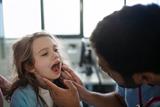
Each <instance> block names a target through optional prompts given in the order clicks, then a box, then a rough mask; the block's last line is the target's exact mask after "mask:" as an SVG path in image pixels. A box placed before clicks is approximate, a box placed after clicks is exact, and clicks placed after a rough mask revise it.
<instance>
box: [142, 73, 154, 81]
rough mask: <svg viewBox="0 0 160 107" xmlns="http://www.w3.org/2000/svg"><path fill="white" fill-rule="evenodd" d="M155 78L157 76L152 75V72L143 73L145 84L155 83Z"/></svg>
mask: <svg viewBox="0 0 160 107" xmlns="http://www.w3.org/2000/svg"><path fill="white" fill-rule="evenodd" d="M154 78H155V75H154V74H153V73H150V72H145V73H142V81H143V83H144V84H151V83H153V81H154Z"/></svg>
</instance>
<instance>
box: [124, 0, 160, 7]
mask: <svg viewBox="0 0 160 107" xmlns="http://www.w3.org/2000/svg"><path fill="white" fill-rule="evenodd" d="M150 3H156V4H160V0H127V5H128V6H132V5H135V4H150Z"/></svg>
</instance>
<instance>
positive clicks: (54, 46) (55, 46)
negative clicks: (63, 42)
mask: <svg viewBox="0 0 160 107" xmlns="http://www.w3.org/2000/svg"><path fill="white" fill-rule="evenodd" d="M57 47H58V46H57V45H55V44H53V48H57ZM48 49H49V47H46V48H42V49H41V50H39V51H38V52H37V53H40V52H41V51H44V50H48Z"/></svg>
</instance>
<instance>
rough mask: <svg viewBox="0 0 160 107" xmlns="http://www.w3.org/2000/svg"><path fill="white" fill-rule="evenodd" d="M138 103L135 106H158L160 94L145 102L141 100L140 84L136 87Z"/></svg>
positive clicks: (159, 106) (159, 104) (159, 105)
mask: <svg viewBox="0 0 160 107" xmlns="http://www.w3.org/2000/svg"><path fill="white" fill-rule="evenodd" d="M138 96H139V105H137V107H155V105H156V107H160V96H156V97H153V98H151V99H150V100H148V101H147V103H146V104H143V102H142V89H141V86H139V87H138Z"/></svg>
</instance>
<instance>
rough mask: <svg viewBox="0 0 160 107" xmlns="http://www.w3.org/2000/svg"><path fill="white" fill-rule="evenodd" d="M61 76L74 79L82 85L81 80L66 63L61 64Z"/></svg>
mask: <svg viewBox="0 0 160 107" xmlns="http://www.w3.org/2000/svg"><path fill="white" fill-rule="evenodd" d="M62 70H63V72H62V77H63V78H64V79H67V80H71V81H74V82H76V83H78V84H79V85H81V86H83V83H82V81H81V80H80V78H79V77H78V76H77V75H76V74H75V72H74V71H73V70H72V69H71V68H70V67H69V66H68V65H66V64H63V65H62Z"/></svg>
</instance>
